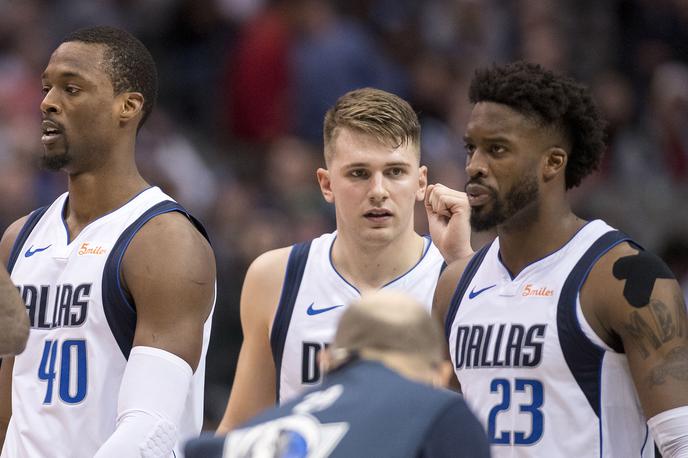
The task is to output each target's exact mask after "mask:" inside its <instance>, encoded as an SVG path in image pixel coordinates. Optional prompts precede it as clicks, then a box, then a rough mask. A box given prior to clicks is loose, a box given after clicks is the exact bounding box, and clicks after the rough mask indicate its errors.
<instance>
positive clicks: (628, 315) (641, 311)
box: [581, 244, 688, 418]
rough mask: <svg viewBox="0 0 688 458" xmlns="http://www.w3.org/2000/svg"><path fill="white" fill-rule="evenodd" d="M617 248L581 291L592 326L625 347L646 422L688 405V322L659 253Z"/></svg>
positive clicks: (616, 345) (672, 280) (615, 343)
mask: <svg viewBox="0 0 688 458" xmlns="http://www.w3.org/2000/svg"><path fill="white" fill-rule="evenodd" d="M638 253H639V252H638V251H637V250H635V249H633V248H631V247H630V246H628V245H625V244H624V245H621V246H618V247H616V248H614V249H613V250H612V251H610V252H609V253H608V254H607V255H605V256H604V257H603V258H602V259H601V260H600V261H599V262H598V263H597V265H596V266H595V267H594V268H593V269H592V271H591V273H590V277H589V279H588V281H587V282H586V284H585V286H584V288H583V290H582V292H581V304H582V306H583V311H584V313H585V316H586V319H588V321H589V322H590V324H591V326H592V327H593V329H595V331H596V332H597V333H598V335H600V337H601V338H602V339H603V340H605V342H607V343H608V344H609V345H610V346H612V347H617V348H618V347H619V346H622V347H623V349H624V351H625V353H626V356H627V358H628V363H629V367H630V370H631V375H632V377H633V381H634V383H635V386H636V389H637V391H638V396H639V398H640V402H641V405H642V408H643V411H644V413H645V416H646V418H651V417H653V416H654V415H657V414H658V413H660V412H663V411H666V410H669V409H672V408H675V407H680V406H687V405H688V320H687V319H686V304H685V303H684V300H683V297H682V294H681V289H680V287H679V285H678V283H677V282H676V280H675V279H673V278H669V277H670V276H671V274H670V272H669V271H668V268H666V266H664V264H663V263H662V261H661V260H659V258H657V257H656V256H654V255H649V254H645V255H643V256H638Z"/></svg>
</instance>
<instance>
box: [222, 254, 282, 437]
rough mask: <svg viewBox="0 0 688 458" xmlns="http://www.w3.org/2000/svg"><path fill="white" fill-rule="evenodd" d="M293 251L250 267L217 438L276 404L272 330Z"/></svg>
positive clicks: (266, 257)
mask: <svg viewBox="0 0 688 458" xmlns="http://www.w3.org/2000/svg"><path fill="white" fill-rule="evenodd" d="M290 251H291V248H281V249H279V250H274V251H270V252H267V253H265V254H263V255H262V256H260V257H258V258H257V259H256V260H255V261H254V262H253V263H252V264H251V266H250V267H249V269H248V272H247V273H246V279H245V280H244V286H243V289H242V291H241V328H242V330H243V334H244V341H243V343H242V345H241V352H240V353H239V362H238V364H237V369H236V374H235V376H234V383H233V385H232V392H231V394H230V397H229V403H228V404H227V409H226V411H225V415H224V417H223V418H222V422H221V423H220V426H219V427H218V430H217V432H218V434H223V433H227V432H229V431H231V430H232V429H234V428H236V427H237V426H239V425H241V424H242V423H244V422H246V421H247V420H249V419H250V418H252V417H253V416H255V415H256V414H257V413H259V412H261V411H262V410H264V409H266V408H268V407H271V406H272V405H274V404H275V390H276V383H275V377H276V375H275V364H274V362H273V359H272V348H271V347H270V326H271V323H272V319H273V317H274V315H275V309H276V307H277V304H278V302H279V298H280V294H281V291H282V283H283V281H284V273H285V270H286V266H287V261H288V259H289V253H290Z"/></svg>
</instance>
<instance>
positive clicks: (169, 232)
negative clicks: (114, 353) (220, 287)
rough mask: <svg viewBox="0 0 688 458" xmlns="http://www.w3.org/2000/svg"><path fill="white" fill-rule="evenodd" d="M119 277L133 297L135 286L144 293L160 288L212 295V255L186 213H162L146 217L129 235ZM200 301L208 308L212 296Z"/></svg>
mask: <svg viewBox="0 0 688 458" xmlns="http://www.w3.org/2000/svg"><path fill="white" fill-rule="evenodd" d="M122 280H123V281H124V283H125V285H126V287H127V288H128V289H129V291H130V292H131V293H132V295H134V298H135V300H136V299H137V297H136V292H137V291H135V290H138V291H139V292H140V294H146V295H148V294H150V293H154V292H155V291H156V290H157V291H158V292H159V291H160V290H161V289H164V290H165V291H169V292H175V291H176V292H179V293H181V294H184V295H188V294H190V293H192V292H193V291H197V292H199V293H201V295H202V296H207V295H208V294H210V295H211V296H212V295H213V294H214V289H215V256H214V254H213V250H212V248H211V246H210V244H209V243H208V241H207V240H206V238H205V237H204V236H203V235H202V234H201V233H200V232H199V231H198V229H196V227H195V226H194V225H193V223H192V222H191V221H190V220H189V219H188V218H187V217H186V215H184V214H182V213H179V212H169V213H164V214H161V215H158V216H156V217H154V218H152V219H151V220H150V221H148V222H147V223H146V224H145V225H144V226H143V227H142V228H141V229H140V230H139V231H138V232H137V233H136V235H135V236H134V238H133V239H132V241H131V243H130V245H129V247H128V248H127V250H126V252H125V255H124V258H123V261H122ZM137 302H138V301H137ZM194 302H195V303H198V301H194ZM200 302H201V303H202V307H203V308H205V309H206V310H207V311H209V310H210V306H211V304H212V300H211V301H206V300H203V301H200Z"/></svg>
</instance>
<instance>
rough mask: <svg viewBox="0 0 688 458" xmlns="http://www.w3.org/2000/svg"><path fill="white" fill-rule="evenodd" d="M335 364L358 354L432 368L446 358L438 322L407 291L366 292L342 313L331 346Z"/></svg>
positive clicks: (385, 360) (406, 364)
mask: <svg viewBox="0 0 688 458" xmlns="http://www.w3.org/2000/svg"><path fill="white" fill-rule="evenodd" d="M330 350H331V352H332V356H333V366H335V367H336V366H337V365H338V364H341V363H342V362H344V361H346V360H347V359H348V358H349V357H350V356H351V355H353V354H357V355H359V356H361V357H363V358H365V359H375V360H379V361H383V362H387V361H389V360H390V359H392V358H393V359H395V360H396V361H398V362H400V363H401V364H403V365H405V366H416V367H421V368H432V367H434V366H436V365H437V364H439V363H440V362H442V361H443V360H444V339H443V337H442V332H441V330H440V327H439V325H438V323H436V322H435V321H434V320H433V319H432V318H431V317H430V314H429V313H428V312H427V311H426V310H425V309H424V308H423V307H422V306H421V305H420V304H419V303H418V302H416V300H415V299H412V298H411V297H410V296H408V295H407V294H404V293H401V292H395V291H386V290H380V291H376V292H373V293H366V294H364V295H363V296H361V298H360V299H359V300H358V301H355V302H353V303H352V304H350V305H349V307H348V308H347V309H346V311H345V312H344V313H343V314H342V317H341V319H340V321H339V326H338V327H337V332H336V335H335V338H334V342H332V345H331V347H330Z"/></svg>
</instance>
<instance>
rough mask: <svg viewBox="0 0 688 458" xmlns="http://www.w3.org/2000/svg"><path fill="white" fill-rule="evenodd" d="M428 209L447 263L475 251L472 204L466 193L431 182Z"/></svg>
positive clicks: (433, 234)
mask: <svg viewBox="0 0 688 458" xmlns="http://www.w3.org/2000/svg"><path fill="white" fill-rule="evenodd" d="M425 211H426V213H427V215H428V226H429V229H430V236H431V237H432V240H433V242H434V243H435V245H436V246H437V248H438V249H439V250H440V253H442V256H443V257H444V260H445V262H446V263H447V264H451V263H452V262H454V261H457V260H460V259H465V258H467V257H470V256H471V255H472V254H473V249H472V248H471V224H470V216H471V207H470V205H469V203H468V196H467V195H466V193H465V192H461V191H455V190H454V189H451V188H448V187H446V186H444V185H441V184H431V185H428V187H427V189H426V191H425Z"/></svg>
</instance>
